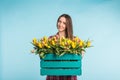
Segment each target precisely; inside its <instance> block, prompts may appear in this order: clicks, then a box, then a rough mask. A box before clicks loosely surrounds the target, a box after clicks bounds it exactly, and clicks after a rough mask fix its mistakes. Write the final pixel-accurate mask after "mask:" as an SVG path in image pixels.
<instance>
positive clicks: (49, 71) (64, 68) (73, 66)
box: [40, 53, 82, 76]
mask: <svg viewBox="0 0 120 80" xmlns="http://www.w3.org/2000/svg"><path fill="white" fill-rule="evenodd" d="M81 59H82V57H81V55H76V54H70V53H66V54H64V55H63V56H57V55H55V54H52V53H50V54H47V55H46V57H45V58H44V59H41V61H40V67H41V69H40V72H41V75H53V76H64V75H81V74H82V71H81Z"/></svg>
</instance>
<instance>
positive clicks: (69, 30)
mask: <svg viewBox="0 0 120 80" xmlns="http://www.w3.org/2000/svg"><path fill="white" fill-rule="evenodd" d="M57 29H58V32H57V34H56V35H54V36H55V37H56V38H61V37H65V38H69V39H73V37H74V36H73V27H72V19H71V17H70V16H69V15H68V14H62V15H60V16H59V18H58V20H57ZM51 37H53V36H50V38H51ZM46 80H77V76H47V77H46Z"/></svg>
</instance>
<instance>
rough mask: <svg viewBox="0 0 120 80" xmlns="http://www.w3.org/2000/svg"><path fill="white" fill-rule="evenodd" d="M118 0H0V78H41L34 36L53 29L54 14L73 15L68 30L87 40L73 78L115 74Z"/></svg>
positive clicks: (119, 71)
mask: <svg viewBox="0 0 120 80" xmlns="http://www.w3.org/2000/svg"><path fill="white" fill-rule="evenodd" d="M119 4H120V0H58V1H57V0H1V1H0V80H45V78H46V76H41V75H40V71H39V69H40V67H39V65H40V64H39V61H40V59H39V57H38V55H34V54H31V53H30V50H32V49H33V45H31V43H30V42H31V41H32V39H33V38H34V37H36V38H38V39H39V38H42V37H43V36H50V35H54V34H56V32H57V28H56V21H57V18H58V16H59V15H61V14H63V13H67V14H69V15H71V17H72V20H73V27H74V35H76V36H78V37H80V38H81V39H83V40H87V39H88V38H89V39H91V40H93V42H92V45H93V46H94V47H92V48H89V49H87V52H86V53H85V56H84V58H83V60H82V62H83V63H82V70H83V72H82V75H81V76H78V80H120V62H119V61H120V50H119V49H120V5H119Z"/></svg>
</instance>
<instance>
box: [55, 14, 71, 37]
mask: <svg viewBox="0 0 120 80" xmlns="http://www.w3.org/2000/svg"><path fill="white" fill-rule="evenodd" d="M61 17H65V18H66V30H65V33H66V38H69V39H73V25H72V19H71V17H70V16H69V15H68V14H62V15H60V16H59V18H58V20H57V23H58V21H59V19H60V18H61ZM57 26H58V25H57Z"/></svg>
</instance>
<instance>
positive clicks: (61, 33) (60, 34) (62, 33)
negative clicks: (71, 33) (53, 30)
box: [58, 32, 66, 38]
mask: <svg viewBox="0 0 120 80" xmlns="http://www.w3.org/2000/svg"><path fill="white" fill-rule="evenodd" d="M58 35H59V38H62V37H66V35H65V32H58Z"/></svg>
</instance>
